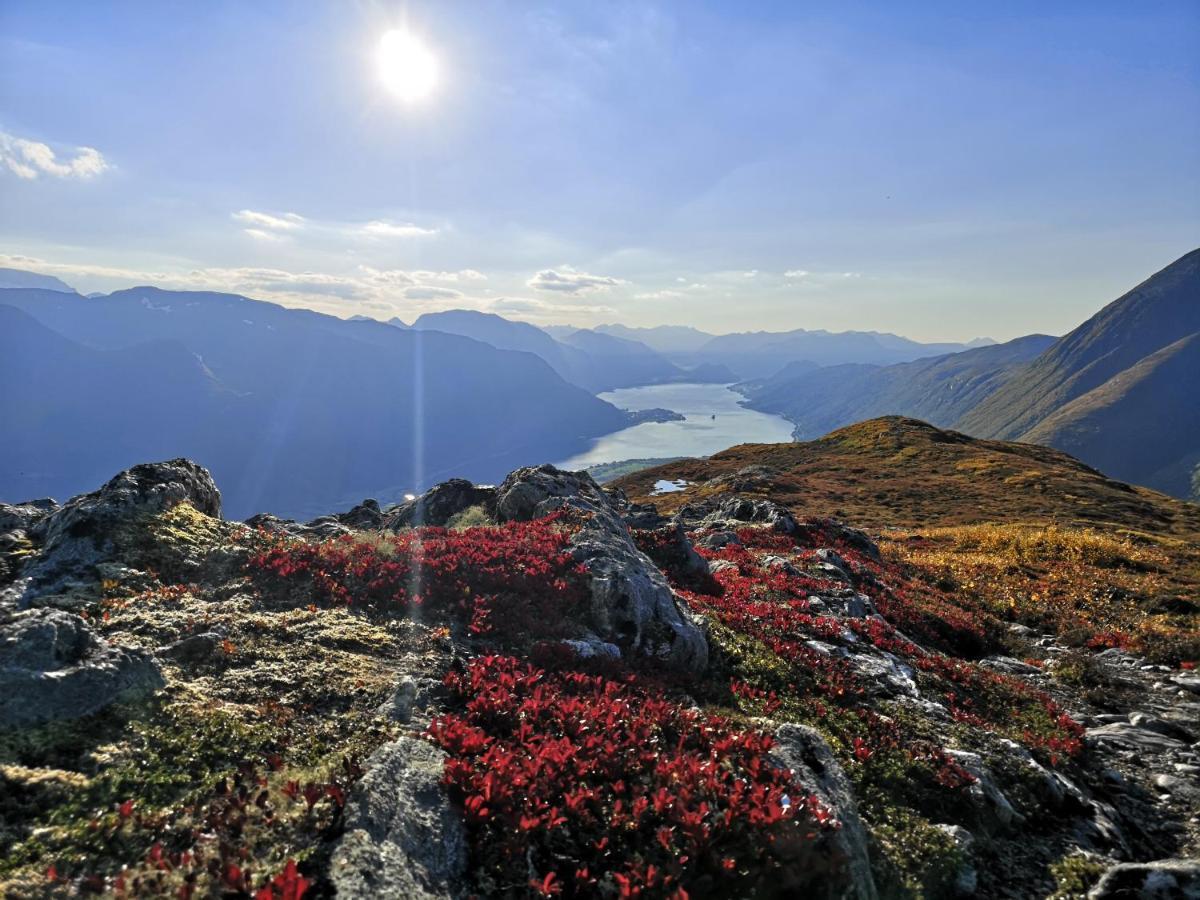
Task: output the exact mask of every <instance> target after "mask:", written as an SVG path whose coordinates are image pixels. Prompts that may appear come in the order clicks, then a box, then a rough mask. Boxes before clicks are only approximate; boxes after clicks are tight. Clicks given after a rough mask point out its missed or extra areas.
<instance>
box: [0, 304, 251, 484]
mask: <svg viewBox="0 0 1200 900" xmlns="http://www.w3.org/2000/svg"><path fill="white" fill-rule="evenodd" d="M0 334H2V335H3V340H2V341H0V344H2V346H3V352H0V384H3V385H4V386H5V387H4V390H2V391H0V421H2V422H4V441H3V447H2V448H0V497H4V498H11V499H22V498H25V497H32V496H39V497H40V496H47V495H55V494H57V495H58V496H66V495H69V494H72V493H76V492H77V487H76V486H77V485H80V484H83V485H86V484H95V483H97V482H98V481H102V480H104V479H105V478H107V477H108V476H109V475H110V474H111V473H112V472H113V471H116V469H118V468H121V467H123V466H126V465H128V463H129V460H130V459H140V458H142V457H144V456H146V455H152V456H156V457H164V458H167V457H172V456H181V455H184V454H188V453H191V454H203V455H205V456H211V455H212V454H211V452H210V451H211V450H212V449H213V440H212V436H211V429H212V428H213V426H214V425H217V424H218V423H219V424H220V425H221V426H223V428H222V430H230V431H233V432H234V433H236V432H237V431H238V430H239V429H240V428H242V427H244V426H245V425H246V424H247V423H246V422H245V421H235V419H234V416H235V415H236V410H237V408H238V400H237V398H236V397H234V396H233V395H232V394H231V393H230V392H229V391H227V390H225V389H224V388H222V386H221V385H220V384H219V383H218V382H217V381H216V379H215V378H213V376H212V374H211V373H210V372H208V371H207V370H206V369H205V368H204V366H203V365H202V364H201V363H200V361H199V360H198V359H197V358H196V356H195V355H194V354H192V353H191V352H189V351H188V350H187V348H185V347H184V346H183V344H181V343H179V342H178V341H157V342H154V343H143V344H137V345H135V346H132V347H129V348H126V349H123V350H93V349H91V348H89V347H85V346H83V345H81V344H78V343H76V342H74V341H71V340H68V339H67V338H64V337H62V336H61V335H59V334H57V333H55V332H53V331H51V330H50V329H49V328H46V327H45V326H44V325H42V324H40V323H39V322H37V321H36V320H35V319H34V318H33V317H32V316H29V315H28V314H27V313H25V312H23V311H21V310H19V309H16V308H14V307H12V306H3V305H0ZM51 386H57V387H51ZM66 473H70V474H69V476H68V475H67V474H66Z"/></svg>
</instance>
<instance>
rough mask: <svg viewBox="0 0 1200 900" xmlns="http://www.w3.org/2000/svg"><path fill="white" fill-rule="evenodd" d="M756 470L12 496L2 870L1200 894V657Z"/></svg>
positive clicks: (63, 882) (505, 884) (500, 883)
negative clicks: (810, 509)
mask: <svg viewBox="0 0 1200 900" xmlns="http://www.w3.org/2000/svg"><path fill="white" fill-rule="evenodd" d="M743 480H744V481H746V482H747V483H752V482H754V481H755V478H754V477H753V473H752V472H751V473H748V474H747V475H746V476H745V478H743ZM728 481H729V483H728V485H727V486H726V489H725V490H724V491H717V490H711V491H706V492H705V493H704V496H703V498H702V499H699V500H696V501H693V502H690V503H689V502H684V503H682V504H681V503H679V502H678V501H677V499H676V498H673V508H672V510H671V515H670V517H667V516H664V515H660V514H659V511H658V510H657V509H655V508H653V507H652V506H649V505H645V504H643V505H638V504H631V503H629V502H628V501H627V500H626V499H625V498H624V496H623V495H622V494H620V492H619V491H606V490H604V489H602V488H600V487H599V486H598V485H596V484H595V483H594V482H592V481H591V479H590V478H588V477H587V476H580V475H575V474H570V473H563V472H559V471H557V470H555V469H552V468H551V467H542V468H539V469H523V470H519V471H517V472H514V473H513V474H512V475H511V476H510V477H509V478H508V479H507V480H506V481H505V482H504V483H503V484H502V485H500V486H499V487H498V488H480V487H477V486H474V485H471V484H469V483H467V482H462V481H452V482H447V483H446V484H443V485H439V486H438V487H436V488H434V489H432V490H431V491H429V492H428V493H426V494H425V495H423V496H422V497H420V498H417V499H416V500H414V501H411V502H409V503H406V504H404V505H402V506H400V507H397V508H393V509H389V510H381V509H380V508H379V506H378V505H377V504H375V503H374V502H372V501H366V502H364V503H363V504H360V505H359V506H357V507H355V508H354V509H352V510H350V511H349V512H346V513H342V514H337V515H331V516H326V517H323V518H321V519H317V520H314V521H313V522H310V523H306V524H300V523H294V522H288V521H282V520H279V519H276V518H274V517H271V516H266V515H264V516H259V517H256V518H255V519H252V520H250V521H249V522H247V523H232V522H227V521H224V520H222V519H221V518H220V497H219V493H218V492H217V489H216V486H215V485H214V484H213V483H212V480H211V478H210V477H209V476H208V473H207V472H205V471H204V470H203V469H202V468H200V467H198V466H196V465H195V464H193V463H190V462H188V461H186V460H175V461H172V462H168V463H160V464H154V465H146V466H138V467H135V468H133V469H131V470H128V471H127V472H123V473H121V474H119V475H118V476H116V477H115V478H114V479H113V480H112V481H110V482H109V483H108V484H107V485H105V486H104V487H102V488H101V489H100V490H98V491H96V492H95V493H93V494H89V495H84V496H82V497H78V498H75V499H73V500H71V501H69V502H67V503H65V504H63V505H61V506H60V505H57V504H54V503H52V502H50V501H37V502H33V503H27V504H21V505H16V506H4V505H0V688H2V690H0V858H2V860H3V862H0V893H2V894H3V895H4V896H12V897H50V896H73V895H77V894H101V895H112V896H180V897H192V896H194V897H201V896H222V897H230V896H253V897H255V898H261V900H266V898H298V897H301V896H304V897H317V896H334V895H336V896H346V897H363V896H382V897H418V896H431V897H435V896H469V895H472V894H474V895H485V896H524V895H528V896H539V895H541V896H552V895H563V896H567V895H571V896H613V897H616V896H676V897H683V896H689V895H690V896H693V897H699V896H793V895H803V896H810V895H811V896H818V897H819V896H830V897H834V896H838V897H857V898H871V897H880V896H886V897H891V896H944V897H950V896H980V897H1033V896H1038V897H1044V896H1050V895H1055V896H1058V897H1069V896H1094V897H1125V896H1130V897H1139V896H1141V897H1194V896H1200V862H1197V857H1198V856H1200V812H1198V810H1200V779H1198V777H1197V776H1198V773H1200V743H1198V741H1200V676H1198V675H1197V674H1196V671H1195V669H1194V668H1189V667H1187V666H1186V665H1183V666H1181V665H1180V660H1179V659H1175V658H1173V657H1172V656H1171V655H1170V653H1166V652H1163V653H1158V654H1154V653H1146V654H1143V655H1135V654H1134V653H1133V652H1131V651H1130V649H1128V646H1127V648H1126V649H1121V648H1120V647H1110V648H1108V649H1102V648H1101V647H1100V646H1095V647H1093V648H1090V649H1089V648H1087V647H1086V646H1083V647H1081V646H1079V642H1078V641H1077V640H1075V639H1073V638H1072V636H1071V634H1068V633H1067V632H1066V631H1065V630H1064V629H1062V628H1060V627H1057V626H1056V625H1055V624H1054V622H1042V623H1039V624H1037V625H1036V626H1033V625H1030V624H1025V623H1022V622H1020V621H1015V620H1014V618H1019V617H1010V618H1008V619H1006V618H1005V617H1004V616H1002V615H999V614H997V610H996V607H995V606H994V605H989V604H985V603H982V602H975V600H973V597H974V596H975V595H974V594H971V593H969V592H967V591H965V590H962V589H958V588H954V587H951V586H948V585H946V584H941V583H939V582H937V581H936V580H932V581H931V580H930V579H928V578H925V577H923V573H922V571H921V570H920V569H919V567H918V566H917V565H916V564H915V563H914V561H913V559H912V558H911V555H910V554H909V553H908V551H907V550H904V549H903V547H902V545H901V544H899V543H897V542H896V541H894V540H889V541H877V540H876V539H873V537H872V536H869V535H867V534H865V533H863V532H861V531H858V530H856V529H854V528H852V527H849V526H846V525H844V524H841V523H838V522H834V521H831V520H827V519H820V520H806V519H804V518H803V517H802V515H801V514H802V513H803V510H802V509H798V508H797V507H796V505H795V504H793V506H792V507H791V508H784V507H782V506H779V505H776V504H775V503H773V502H771V501H770V500H769V499H765V498H763V497H762V496H745V495H742V496H739V482H738V477H736V476H730V477H729V479H728ZM904 546H907V545H904ZM1114 577H1116V575H1114ZM1130 577H1132V576H1130ZM1055 621H1056V620H1055ZM1139 646H1140V645H1139ZM1172 646H1174V645H1172ZM1172 652H1173V651H1172ZM1147 656H1154V658H1155V659H1154V661H1153V662H1151V661H1150V660H1149V659H1148V658H1147ZM1182 662H1183V663H1185V664H1186V663H1190V662H1192V661H1191V660H1182Z"/></svg>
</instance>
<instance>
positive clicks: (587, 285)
mask: <svg viewBox="0 0 1200 900" xmlns="http://www.w3.org/2000/svg"><path fill="white" fill-rule="evenodd" d="M525 283H526V284H528V285H529V286H530V287H531V288H533V289H534V290H535V291H556V292H558V293H560V294H572V295H578V294H586V293H588V292H590V291H606V290H608V289H609V288H611V287H615V286H616V285H619V284H625V282H624V281H622V280H621V279H620V278H613V277H612V276H610V275H589V274H588V273H587V272H580V271H577V270H576V269H573V268H572V267H571V266H560V267H559V268H557V269H543V270H542V271H540V272H538V273H537V274H535V275H534V276H533V277H532V278H530V279H529V281H527V282H525Z"/></svg>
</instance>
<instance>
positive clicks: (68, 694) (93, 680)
mask: <svg viewBox="0 0 1200 900" xmlns="http://www.w3.org/2000/svg"><path fill="white" fill-rule="evenodd" d="M163 686H164V682H163V678H162V675H161V674H160V673H159V671H158V667H157V666H156V665H155V663H154V660H153V659H152V658H151V656H150V654H148V653H146V652H145V651H143V650H136V649H129V648H124V647H115V646H113V645H111V644H109V643H107V642H106V641H104V640H101V639H100V637H99V636H98V635H97V634H96V633H95V631H93V630H92V628H91V626H90V625H88V624H87V622H86V621H84V620H83V619H82V618H81V617H79V616H77V615H75V614H73V613H68V612H63V611H62V610H57V609H47V608H42V609H33V610H27V611H25V612H20V613H16V614H13V615H10V616H9V617H8V618H7V620H6V621H4V622H3V623H2V624H0V728H19V727H23V726H28V725H36V724H38V723H41V722H51V721H56V720H61V719H77V718H80V717H81V716H87V715H91V714H92V713H96V712H99V711H100V710H102V709H104V708H105V707H106V706H109V705H110V704H112V703H115V702H117V701H118V700H132V699H135V698H137V697H140V696H144V695H146V694H149V693H152V692H154V691H156V690H158V689H159V688H161V687H163Z"/></svg>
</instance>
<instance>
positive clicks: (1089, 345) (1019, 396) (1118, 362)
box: [956, 250, 1200, 440]
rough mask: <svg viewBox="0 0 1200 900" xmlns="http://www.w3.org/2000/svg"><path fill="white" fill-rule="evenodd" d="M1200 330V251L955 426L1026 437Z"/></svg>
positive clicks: (1087, 325)
mask: <svg viewBox="0 0 1200 900" xmlns="http://www.w3.org/2000/svg"><path fill="white" fill-rule="evenodd" d="M1196 331H1200V250H1193V251H1192V252H1191V253H1188V254H1187V255H1186V256H1183V257H1181V258H1180V259H1178V260H1176V261H1175V262H1173V263H1172V264H1171V265H1169V266H1167V267H1166V268H1165V269H1163V270H1162V271H1160V272H1158V273H1157V274H1155V275H1152V276H1151V277H1150V278H1147V279H1146V280H1145V281H1143V282H1142V283H1141V284H1139V285H1138V286H1137V287H1135V288H1133V290H1131V291H1129V292H1128V293H1126V294H1124V295H1122V296H1121V297H1119V298H1118V299H1116V300H1114V301H1113V302H1112V303H1110V304H1109V305H1108V306H1106V307H1104V309H1102V310H1100V312H1098V313H1096V315H1094V316H1092V317H1091V318H1090V319H1088V320H1087V321H1086V322H1084V323H1083V324H1082V325H1080V326H1079V327H1078V328H1076V329H1075V330H1074V331H1072V332H1071V333H1070V334H1067V335H1065V336H1064V337H1062V338H1061V339H1060V340H1059V341H1058V342H1057V343H1055V344H1054V345H1053V346H1052V347H1050V348H1049V349H1048V350H1047V351H1046V352H1045V353H1044V354H1043V355H1042V356H1041V357H1040V358H1039V359H1037V360H1036V361H1035V362H1034V363H1033V364H1032V365H1031V366H1030V367H1029V368H1028V369H1027V370H1026V371H1025V372H1023V373H1021V375H1020V377H1017V378H1014V379H1013V380H1012V381H1010V382H1009V383H1008V384H1007V385H1005V386H1004V387H1003V388H1002V389H1001V390H998V391H997V392H996V393H995V394H993V395H992V396H991V397H990V398H988V400H986V401H985V402H983V403H981V404H979V406H977V407H976V408H975V409H973V410H971V412H969V413H967V414H966V415H964V416H963V417H962V419H960V420H959V421H958V423H957V426H956V427H958V428H961V429H962V430H963V431H966V432H968V433H969V434H976V435H979V436H980V437H995V438H1002V439H1008V440H1012V439H1015V438H1019V437H1021V436H1022V435H1024V434H1025V433H1026V432H1028V431H1029V430H1030V429H1032V428H1033V427H1034V426H1036V425H1037V424H1038V423H1039V422H1041V421H1042V420H1043V419H1045V418H1046V417H1048V416H1050V415H1051V414H1052V413H1054V412H1055V411H1056V410H1058V409H1059V408H1060V407H1062V406H1065V405H1066V404H1067V403H1069V402H1071V401H1072V400H1074V399H1075V398H1076V397H1080V396H1082V395H1083V394H1086V393H1087V392H1088V391H1090V390H1092V389H1093V388H1097V387H1099V386H1100V385H1102V384H1104V382H1106V381H1108V380H1109V379H1110V378H1112V377H1113V376H1115V375H1118V374H1119V373H1121V372H1123V371H1124V370H1126V369H1128V368H1130V367H1131V366H1133V365H1136V364H1137V363H1138V362H1139V361H1141V360H1143V359H1145V358H1146V357H1147V356H1149V355H1150V354H1152V353H1155V352H1157V351H1158V350H1161V349H1162V348H1164V347H1166V346H1167V345H1169V344H1173V343H1175V342H1176V341H1178V340H1179V339H1180V338H1183V337H1186V336H1187V335H1189V334H1192V333H1193V332H1196ZM1183 387H1186V386H1185V385H1180V388H1183ZM1179 399H1180V400H1181V401H1182V400H1184V399H1185V398H1184V396H1182V395H1181V396H1180V397H1179ZM1191 399H1192V400H1193V401H1194V397H1192V398H1191Z"/></svg>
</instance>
